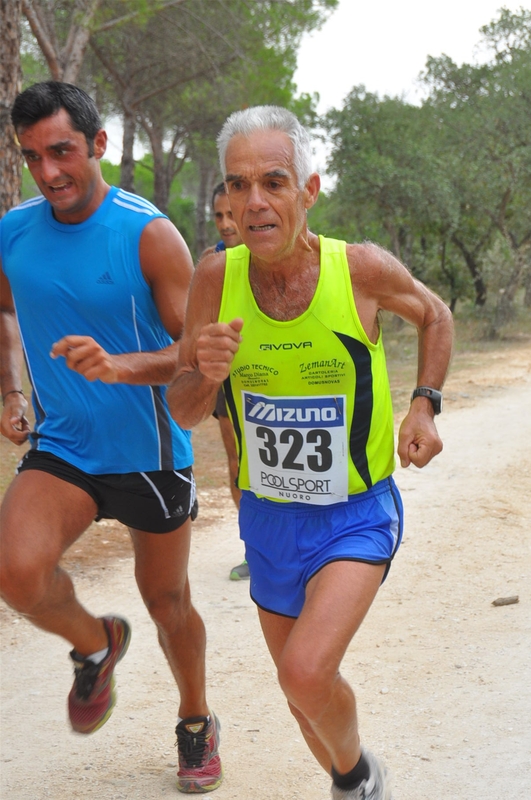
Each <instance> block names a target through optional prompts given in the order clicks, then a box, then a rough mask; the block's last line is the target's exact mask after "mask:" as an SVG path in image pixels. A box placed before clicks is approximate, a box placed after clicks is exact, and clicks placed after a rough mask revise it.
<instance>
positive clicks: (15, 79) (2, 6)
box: [0, 0, 22, 217]
mask: <svg viewBox="0 0 531 800" xmlns="http://www.w3.org/2000/svg"><path fill="white" fill-rule="evenodd" d="M21 9H22V3H21V0H0V165H1V167H0V217H3V215H4V214H5V213H6V212H7V211H9V209H10V208H13V206H16V205H18V203H20V184H21V177H22V155H21V153H20V149H19V147H18V146H17V145H16V144H15V131H14V128H13V126H12V124H11V118H10V112H11V106H12V105H13V101H14V100H15V97H16V95H17V94H18V92H19V91H20V88H21V84H22V71H21V68H20V55H19V53H20V15H21Z"/></svg>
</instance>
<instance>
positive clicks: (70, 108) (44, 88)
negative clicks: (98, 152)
mask: <svg viewBox="0 0 531 800" xmlns="http://www.w3.org/2000/svg"><path fill="white" fill-rule="evenodd" d="M61 108H64V109H65V111H67V112H68V115H69V117H70V120H71V122H72V127H73V129H74V130H76V131H80V132H81V133H83V134H84V135H85V139H86V140H87V144H88V148H89V157H92V156H93V155H94V137H95V136H96V134H97V132H98V131H99V130H100V129H101V127H102V124H101V119H100V115H99V113H98V109H97V108H96V105H95V103H94V101H93V99H92V98H91V97H90V96H89V95H88V94H87V93H86V92H84V91H83V89H80V88H79V86H74V85H73V84H72V83H60V82H59V81H44V82H43V83H34V84H33V86H30V87H29V88H28V89H25V90H24V91H23V92H21V93H20V94H19V95H17V97H16V98H15V102H14V103H13V108H12V110H11V120H12V122H13V126H14V128H15V130H17V129H18V128H25V127H29V126H30V125H35V123H36V122H39V121H40V120H41V119H45V118H46V117H52V116H53V115H54V114H57V112H58V111H60V110H61Z"/></svg>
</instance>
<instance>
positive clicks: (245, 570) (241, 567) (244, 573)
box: [230, 561, 249, 581]
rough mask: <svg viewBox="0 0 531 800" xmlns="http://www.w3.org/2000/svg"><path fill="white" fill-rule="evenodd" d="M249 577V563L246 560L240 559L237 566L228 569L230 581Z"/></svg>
mask: <svg viewBox="0 0 531 800" xmlns="http://www.w3.org/2000/svg"><path fill="white" fill-rule="evenodd" d="M248 577H249V565H248V564H247V561H242V563H241V564H238V566H237V567H233V568H232V569H231V571H230V579H231V581H241V580H244V579H245V578H248Z"/></svg>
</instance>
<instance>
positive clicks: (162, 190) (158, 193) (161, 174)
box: [149, 126, 170, 214]
mask: <svg viewBox="0 0 531 800" xmlns="http://www.w3.org/2000/svg"><path fill="white" fill-rule="evenodd" d="M162 138H163V132H162V128H160V129H159V128H158V127H155V126H152V127H151V129H150V137H149V140H150V143H151V152H152V153H153V173H154V180H153V202H154V203H155V205H156V206H157V208H158V209H159V211H162V213H163V214H167V213H168V199H169V194H170V191H169V186H168V181H167V175H166V164H165V162H164V144H163V141H162Z"/></svg>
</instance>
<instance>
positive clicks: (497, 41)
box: [0, 0, 531, 340]
mask: <svg viewBox="0 0 531 800" xmlns="http://www.w3.org/2000/svg"><path fill="white" fill-rule="evenodd" d="M337 4H338V0H57V1H55V0H0V76H1V77H0V160H1V165H2V166H1V169H2V184H1V189H0V216H1V215H2V214H3V213H5V212H6V211H7V210H8V209H9V208H11V207H12V206H13V205H16V204H17V203H18V202H20V199H26V198H27V197H30V196H32V195H33V194H35V193H37V189H36V187H35V185H34V184H33V183H32V181H31V178H30V177H29V174H28V172H27V170H26V169H25V168H24V167H23V165H22V162H21V158H20V154H19V152H18V148H17V147H16V143H15V139H14V133H13V131H12V128H11V126H10V124H9V109H10V107H11V104H12V101H13V99H14V96H15V95H16V93H17V92H18V91H20V89H21V88H24V87H26V86H28V85H30V84H31V83H34V82H35V81H38V80H46V79H49V78H50V77H51V78H53V79H55V80H64V81H68V82H72V83H77V84H78V85H80V86H82V87H83V88H85V89H86V90H87V91H88V92H89V93H90V94H91V95H92V96H93V97H94V98H95V100H96V103H97V105H98V107H99V108H100V110H101V111H102V113H103V116H104V117H105V118H107V119H111V118H115V117H119V118H120V119H121V121H122V127H123V142H122V159H121V163H120V164H119V165H114V164H111V163H110V162H108V161H104V162H103V163H102V168H103V173H104V176H105V179H106V180H107V181H108V182H110V183H113V184H117V185H120V186H121V187H122V188H124V189H126V190H128V191H133V192H136V193H138V194H140V195H142V196H144V197H146V198H148V199H150V200H152V201H153V202H154V203H155V205H157V206H158V207H159V208H160V209H161V210H162V211H164V212H166V213H167V214H168V215H169V216H170V218H171V219H172V220H173V222H174V223H175V224H176V225H177V227H178V228H179V229H180V230H181V232H182V233H183V235H184V237H185V239H186V241H187V243H188V245H189V246H190V249H191V251H192V253H193V255H194V257H196V258H197V257H198V255H199V254H200V253H201V252H202V250H203V249H204V247H205V246H206V245H208V244H211V243H212V242H213V241H214V240H215V229H214V226H213V223H212V221H211V218H210V195H211V191H212V188H213V186H214V185H215V183H216V182H217V181H219V180H220V179H221V175H220V174H219V167H218V164H217V158H216V149H215V138H216V135H217V133H218V131H219V129H220V128H221V125H222V124H223V121H224V120H225V118H226V117H227V115H228V114H229V113H231V112H232V111H234V110H236V109H239V108H244V107H247V106H251V105H256V104H261V103H274V104H279V105H283V106H286V107H288V108H290V109H291V110H293V111H294V112H295V113H296V114H297V115H298V117H299V119H300V120H301V121H302V122H303V123H304V124H305V125H306V126H307V127H308V128H309V129H310V130H311V132H312V134H313V135H314V136H315V137H316V139H318V138H320V139H322V140H323V141H325V142H326V144H327V151H328V153H329V156H328V162H327V173H328V177H329V179H331V183H330V185H331V187H332V188H330V189H329V190H327V192H326V193H322V195H321V197H320V199H319V202H318V203H317V205H316V206H315V208H314V209H312V210H311V212H310V215H309V223H310V226H311V227H312V229H314V230H315V231H316V232H319V233H323V234H325V235H328V236H335V237H337V238H342V239H347V240H348V241H360V240H364V239H371V240H373V241H377V242H378V243H380V244H382V245H384V246H386V247H388V248H389V249H390V250H391V251H392V252H393V253H394V254H395V255H396V256H397V257H398V258H400V259H401V260H402V261H403V262H404V263H406V264H407V266H408V267H409V269H410V270H411V271H412V273H413V274H414V275H415V276H416V277H418V278H419V279H421V280H422V281H424V282H425V283H426V284H427V285H429V286H430V287H431V288H433V289H434V290H435V291H437V292H439V294H441V296H442V297H443V298H444V299H445V300H446V302H447V303H448V305H449V306H450V308H451V309H452V311H453V312H454V314H455V316H456V318H457V319H458V321H460V322H462V323H463V324H465V325H467V326H468V330H469V331H470V330H472V331H473V335H474V336H476V337H477V338H478V339H483V340H489V339H490V340H499V339H500V338H507V337H508V336H512V335H514V334H515V333H517V332H518V333H522V332H523V331H526V330H528V329H530V328H531V322H530V318H531V315H530V313H529V310H530V309H531V212H530V209H531V11H529V10H526V9H524V8H521V9H520V10H519V11H518V12H511V11H509V10H508V9H504V8H502V9H500V11H499V12H498V13H497V16H496V17H495V18H494V19H493V20H492V21H491V22H487V23H486V24H485V25H484V26H483V27H482V28H481V30H480V32H479V34H478V38H479V41H480V43H481V44H482V46H483V50H484V51H485V50H486V52H487V58H486V59H485V60H484V61H483V62H482V63H481V64H475V63H474V64H467V63H464V64H456V63H454V62H453V61H452V59H450V58H449V57H448V56H445V55H442V56H439V57H428V59H427V62H426V66H425V70H424V71H423V73H422V75H421V76H420V80H421V81H422V83H423V85H424V89H425V91H424V97H423V99H422V101H421V102H420V103H418V104H411V103H409V102H407V101H406V100H405V99H404V98H403V97H391V96H383V97H380V96H379V95H378V94H376V93H371V92H369V91H367V90H366V88H365V87H364V86H363V85H355V86H353V88H352V90H351V91H350V92H349V94H348V95H347V97H346V98H345V100H344V102H343V104H342V106H341V107H339V108H333V109H331V110H329V111H328V112H326V113H325V114H324V115H318V113H317V110H316V109H317V104H318V99H319V98H318V96H317V95H316V94H313V95H310V94H298V93H297V86H296V85H295V83H294V74H295V71H296V67H297V51H298V48H299V46H300V42H301V38H302V36H303V35H304V34H306V33H308V32H310V31H313V30H316V29H317V28H319V26H321V25H322V24H323V22H324V21H325V20H326V19H327V17H328V16H329V15H330V14H333V13H334V10H335V9H336V7H337ZM135 141H136V142H140V143H141V144H142V147H143V150H144V152H145V155H143V157H142V158H141V159H139V160H135V158H134V145H135ZM390 324H393V325H397V324H398V323H397V321H390Z"/></svg>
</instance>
